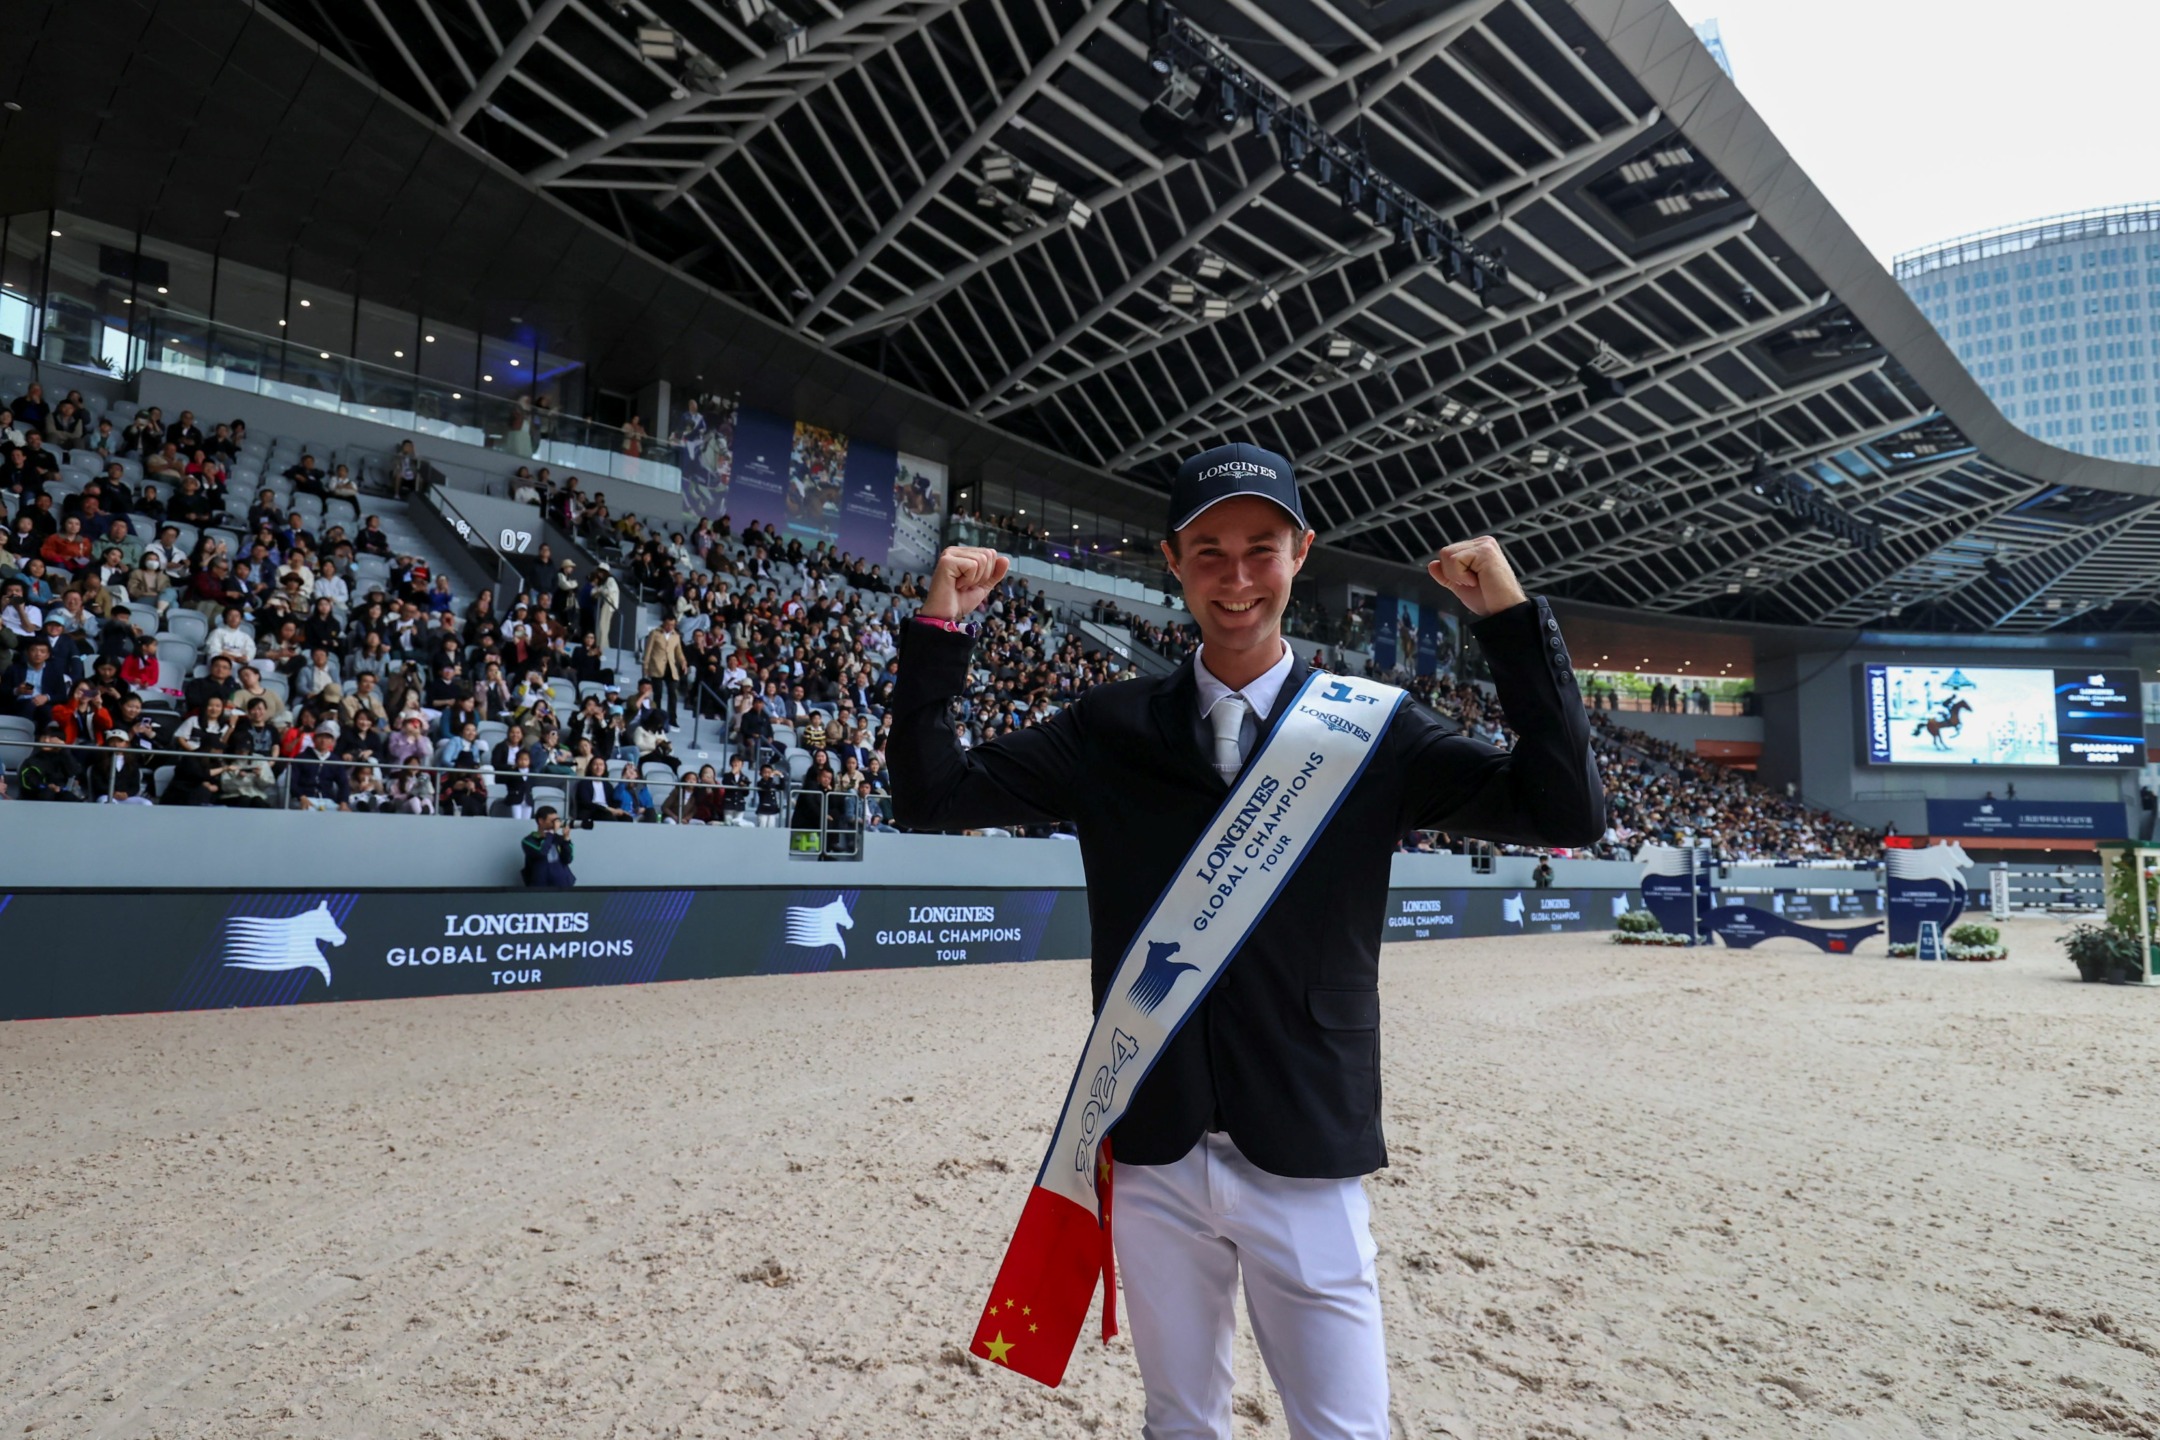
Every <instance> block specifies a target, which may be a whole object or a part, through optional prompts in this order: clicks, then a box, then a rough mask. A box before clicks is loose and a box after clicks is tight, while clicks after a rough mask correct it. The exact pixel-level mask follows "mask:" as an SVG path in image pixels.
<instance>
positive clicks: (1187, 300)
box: [1170, 280, 1200, 307]
mask: <svg viewBox="0 0 2160 1440" xmlns="http://www.w3.org/2000/svg"><path fill="white" fill-rule="evenodd" d="M1199 298H1200V287H1199V286H1197V285H1195V284H1193V282H1192V281H1190V280H1173V281H1171V282H1170V303H1171V304H1172V305H1177V306H1180V307H1183V306H1187V305H1191V304H1192V303H1193V302H1194V301H1195V300H1197V299H1199Z"/></svg>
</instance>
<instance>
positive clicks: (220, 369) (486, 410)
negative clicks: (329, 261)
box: [0, 211, 682, 489]
mask: <svg viewBox="0 0 2160 1440" xmlns="http://www.w3.org/2000/svg"><path fill="white" fill-rule="evenodd" d="M0 350H4V351H6V352H7V353H9V354H17V355H37V356H39V357H40V358H42V359H45V360H50V361H54V362H57V363H59V364H63V365H73V366H76V367H79V368H82V369H86V370H103V371H106V372H108V373H110V374H111V375H113V376H114V377H115V378H119V379H126V378H128V377H130V376H132V375H134V374H135V373H136V372H138V371H141V370H163V371H167V372H169V373H172V374H177V375H187V376H191V377H193V378H195V379H198V380H207V381H210V382H211V383H213V384H217V385H225V386H230V387H231V388H233V389H235V390H239V391H243V392H245V393H247V394H251V395H268V396H271V397H273V398H275V399H279V400H286V401H291V402H293V403H295V404H300V405H306V406H309V407H312V408H314V409H319V410H329V411H334V412H336V413H338V414H343V415H352V416H356V417H360V418H364V419H369V420H378V421H381V422H382V423H384V424H386V425H392V426H396V427H398V428H400V429H405V430H410V431H414V432H416V433H418V434H421V435H432V436H437V437H440V438H442V439H447V440H458V441H462V442H464V443H466V444H470V445H486V446H490V447H493V448H496V449H500V450H506V451H509V452H511V453H513V454H517V455H520V456H529V457H531V458H533V459H534V460H536V461H541V462H544V463H548V464H551V465H557V466H565V467H570V468H574V469H576V470H579V471H581V472H589V473H591V474H593V475H607V476H611V477H613V478H616V479H630V480H636V481H638V482H639V483H641V484H645V485H655V486H659V487H661V488H663V489H677V488H680V486H681V483H682V472H681V469H680V467H679V465H678V464H677V463H676V454H675V447H673V446H672V445H670V444H669V443H668V442H667V441H665V440H664V439H647V440H646V441H645V442H644V443H643V445H642V447H641V449H642V454H641V455H629V454H626V453H625V452H624V444H623V440H624V437H623V435H622V432H621V431H620V430H616V429H613V428H610V427H608V426H604V425H599V424H596V423H594V422H592V421H588V420H583V419H577V418H573V417H575V416H577V415H578V413H579V412H580V411H582V410H583V409H584V407H585V405H586V403H587V401H588V399H589V398H591V397H590V396H589V394H588V387H587V384H586V379H587V377H586V373H585V367H584V365H583V363H582V362H581V361H579V360H577V359H575V358H574V357H570V356H564V355H558V354H555V353H554V352H552V351H550V350H548V349H547V348H546V346H545V343H544V338H543V337H541V336H539V335H537V334H535V333H534V332H533V331H532V330H531V329H530V327H523V326H521V327H519V333H517V334H514V335H508V336H483V335H480V334H478V333H476V332H474V331H472V330H469V329H461V328H460V327H458V326H455V325H452V324H449V323H448V322H446V321H442V320H438V319H433V318H430V317H428V316H424V315H418V314H415V313H413V312H412V311H410V310H405V309H401V308H399V307H397V306H395V305H389V304H385V303H382V302H380V301H377V300H374V299H371V298H369V297H368V296H365V295H356V294H353V293H350V292H349V291H346V290H341V289H339V288H337V287H336V286H332V285H323V284H319V283H316V282H313V281H309V280H304V279H301V278H299V277H298V276H296V275H293V274H290V273H286V272H281V271H275V270H265V269H262V268H260V267H258V266H254V265H249V264H245V263H243V262H240V261H237V260H234V259H232V258H231V257H229V256H221V255H211V254H206V253H204V252H203V251H200V250H193V249H189V248H187V247H186V246H180V245H173V244H168V243H167V242H165V241H161V240H158V239H155V238H154V237H151V236H148V235H140V234H137V233H136V232H134V231H132V230H125V229H120V228H117V227H115V226H111V225H104V224H101V223H99V222H97V221H94V220H88V219H85V218H83V217H81V216H78V215H72V214H69V213H67V212H65V211H57V212H56V211H31V212H27V213H24V214H18V215H10V216H6V217H4V218H0Z"/></svg>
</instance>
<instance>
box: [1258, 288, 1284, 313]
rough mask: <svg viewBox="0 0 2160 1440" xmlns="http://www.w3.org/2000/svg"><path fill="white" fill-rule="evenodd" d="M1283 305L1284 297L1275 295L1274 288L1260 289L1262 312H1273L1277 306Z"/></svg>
mask: <svg viewBox="0 0 2160 1440" xmlns="http://www.w3.org/2000/svg"><path fill="white" fill-rule="evenodd" d="M1281 303H1282V296H1280V295H1277V294H1276V293H1275V287H1274V286H1272V285H1262V286H1261V287H1260V308H1261V309H1262V310H1273V309H1274V308H1275V307H1276V306H1277V305H1279V304H1281Z"/></svg>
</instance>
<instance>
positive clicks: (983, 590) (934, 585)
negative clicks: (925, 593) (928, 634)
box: [922, 545, 1012, 620]
mask: <svg viewBox="0 0 2160 1440" xmlns="http://www.w3.org/2000/svg"><path fill="white" fill-rule="evenodd" d="M1011 568H1012V561H1010V560H1008V559H1006V558H1005V557H1004V556H1003V555H1000V554H998V552H997V551H995V550H991V549H986V548H985V547H983V546H980V545H948V546H946V547H945V553H944V554H942V555H940V556H938V560H937V568H936V569H934V570H932V571H931V572H930V595H929V598H928V599H926V600H924V601H923V606H922V614H923V615H924V616H926V617H928V618H929V619H932V620H964V619H966V618H967V617H968V616H970V615H972V614H974V613H975V611H976V610H977V609H978V608H980V606H981V605H982V603H983V601H985V600H987V599H989V598H990V592H991V591H992V590H994V589H996V588H997V583H998V582H999V581H1000V580H1003V579H1004V578H1005V572H1006V571H1007V570H1010V569H1011Z"/></svg>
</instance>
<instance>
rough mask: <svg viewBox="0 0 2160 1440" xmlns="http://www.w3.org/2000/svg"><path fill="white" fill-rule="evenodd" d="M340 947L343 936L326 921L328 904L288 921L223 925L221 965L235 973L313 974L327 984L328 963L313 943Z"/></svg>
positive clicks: (255, 919)
mask: <svg viewBox="0 0 2160 1440" xmlns="http://www.w3.org/2000/svg"><path fill="white" fill-rule="evenodd" d="M318 941H322V942H327V943H328V944H330V945H333V946H336V945H343V944H344V943H345V932H344V931H343V930H340V929H338V923H337V921H335V920H333V919H331V918H330V902H329V901H327V900H326V901H324V902H323V903H321V904H319V905H317V906H316V907H315V908H314V909H312V910H309V911H306V912H304V913H302V914H299V915H294V916H292V917H290V918H289V919H283V920H270V919H263V918H260V917H257V916H241V917H239V918H237V919H232V920H228V921H226V922H225V965H226V968H228V969H239V970H313V971H314V972H315V973H316V974H318V975H320V976H322V978H323V984H325V985H328V984H329V983H330V962H329V961H328V960H326V959H324V958H323V952H322V950H321V948H320V947H319V946H318V944H317V942H318Z"/></svg>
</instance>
